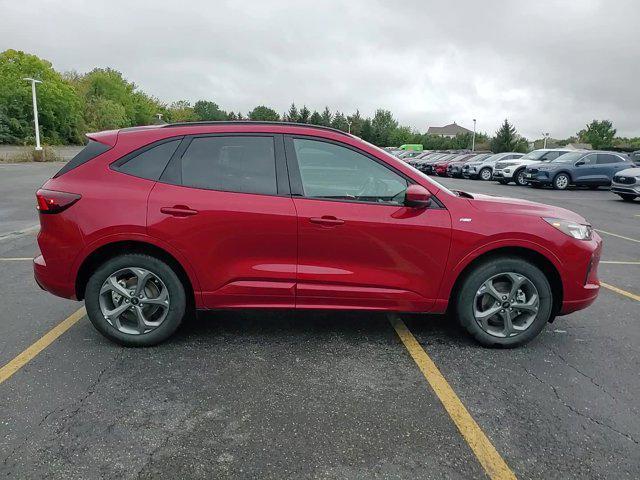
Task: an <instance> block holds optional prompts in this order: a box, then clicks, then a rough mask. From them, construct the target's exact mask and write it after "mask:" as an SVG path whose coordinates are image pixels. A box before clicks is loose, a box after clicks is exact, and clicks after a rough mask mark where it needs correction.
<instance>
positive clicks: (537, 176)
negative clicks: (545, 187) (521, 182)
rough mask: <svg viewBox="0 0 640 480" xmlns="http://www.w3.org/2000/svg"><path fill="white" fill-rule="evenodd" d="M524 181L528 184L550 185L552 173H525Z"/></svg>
mask: <svg viewBox="0 0 640 480" xmlns="http://www.w3.org/2000/svg"><path fill="white" fill-rule="evenodd" d="M524 179H525V180H526V181H527V182H529V183H540V184H550V183H551V182H552V180H553V172H549V171H542V172H540V171H538V172H536V173H530V172H525V174H524Z"/></svg>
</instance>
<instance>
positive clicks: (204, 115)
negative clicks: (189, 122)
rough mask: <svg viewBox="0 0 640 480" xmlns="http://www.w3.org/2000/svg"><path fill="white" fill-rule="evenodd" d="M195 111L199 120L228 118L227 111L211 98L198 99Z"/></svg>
mask: <svg viewBox="0 0 640 480" xmlns="http://www.w3.org/2000/svg"><path fill="white" fill-rule="evenodd" d="M193 113H194V114H195V117H196V119H197V120H200V121H205V122H211V121H221V120H227V119H228V118H229V116H228V115H227V112H225V111H224V110H221V109H220V107H219V106H218V104H217V103H215V102H211V101H209V100H198V101H197V102H196V103H195V104H194V105H193Z"/></svg>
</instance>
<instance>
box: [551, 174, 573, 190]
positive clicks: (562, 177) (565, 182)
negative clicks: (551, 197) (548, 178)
mask: <svg viewBox="0 0 640 480" xmlns="http://www.w3.org/2000/svg"><path fill="white" fill-rule="evenodd" d="M569 183H571V179H570V178H569V175H567V174H566V173H559V174H558V175H556V176H555V177H554V178H553V188H555V189H556V190H566V189H567V187H568V186H569Z"/></svg>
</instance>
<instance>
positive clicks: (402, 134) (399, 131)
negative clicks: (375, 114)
mask: <svg viewBox="0 0 640 480" xmlns="http://www.w3.org/2000/svg"><path fill="white" fill-rule="evenodd" d="M413 139H414V134H413V132H412V131H411V128H409V127H396V128H395V129H394V130H393V131H392V132H391V133H390V134H389V139H388V142H389V145H388V146H391V145H393V146H396V147H398V146H400V145H403V144H405V143H413ZM385 146H387V145H385Z"/></svg>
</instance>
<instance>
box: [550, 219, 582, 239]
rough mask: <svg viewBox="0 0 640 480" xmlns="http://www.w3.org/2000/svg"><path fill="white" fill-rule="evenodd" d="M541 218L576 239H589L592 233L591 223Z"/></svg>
mask: <svg viewBox="0 0 640 480" xmlns="http://www.w3.org/2000/svg"><path fill="white" fill-rule="evenodd" d="M543 220H544V221H545V222H547V223H548V224H549V225H551V226H552V227H555V228H557V229H558V230H560V231H561V232H562V233H564V234H566V235H569V236H570V237H573V238H577V239H578V240H591V234H592V233H593V228H592V227H591V225H587V224H582V223H576V222H572V221H570V220H562V219H561V218H543Z"/></svg>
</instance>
